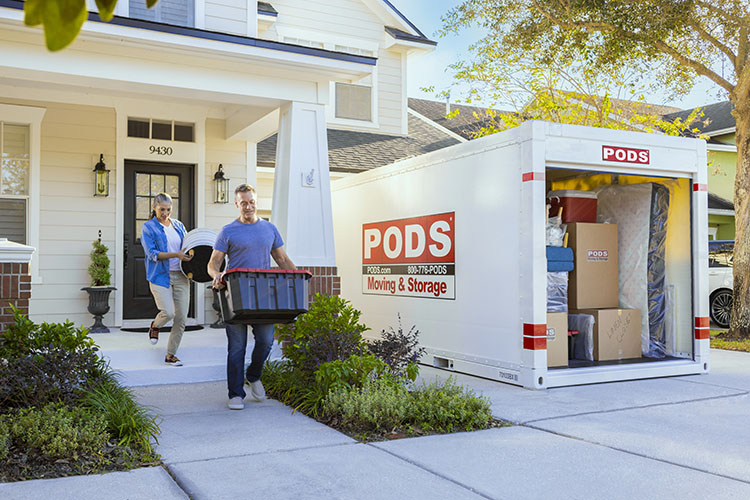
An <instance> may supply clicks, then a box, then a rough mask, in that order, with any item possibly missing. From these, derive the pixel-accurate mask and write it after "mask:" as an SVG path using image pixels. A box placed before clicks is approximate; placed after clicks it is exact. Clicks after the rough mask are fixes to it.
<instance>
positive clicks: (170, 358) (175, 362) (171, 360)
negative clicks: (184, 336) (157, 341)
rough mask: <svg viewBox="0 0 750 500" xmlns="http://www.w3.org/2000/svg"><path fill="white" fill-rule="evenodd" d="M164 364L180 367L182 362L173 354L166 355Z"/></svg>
mask: <svg viewBox="0 0 750 500" xmlns="http://www.w3.org/2000/svg"><path fill="white" fill-rule="evenodd" d="M164 364H165V365H169V366H182V361H180V358H178V357H177V356H175V355H174V354H167V357H166V358H164Z"/></svg>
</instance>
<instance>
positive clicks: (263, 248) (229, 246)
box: [208, 184, 296, 410]
mask: <svg viewBox="0 0 750 500" xmlns="http://www.w3.org/2000/svg"><path fill="white" fill-rule="evenodd" d="M234 204H235V206H236V207H237V208H239V210H240V216H239V217H238V218H237V219H236V220H234V221H233V222H232V223H231V224H227V225H226V226H224V227H223V228H222V230H221V232H220V233H219V235H218V236H217V237H216V244H215V245H214V250H213V253H212V254H211V260H210V261H209V262H208V274H209V275H210V276H211V277H212V278H213V279H214V281H213V286H214V288H217V289H222V288H224V287H225V286H226V285H225V284H224V283H223V281H222V276H223V274H224V273H222V272H221V271H220V269H221V263H222V262H223V261H224V257H225V256H228V258H229V262H227V269H237V268H243V269H269V268H270V267H271V259H270V258H269V256H270V257H273V260H274V261H276V264H278V266H279V267H280V268H281V269H296V267H295V266H294V263H293V262H292V260H291V259H290V258H289V256H288V255H287V254H286V251H285V250H284V246H283V245H284V242H283V241H282V239H281V235H280V234H279V231H278V229H276V226H274V225H273V224H271V223H270V222H268V221H266V220H263V219H261V218H259V217H258V215H257V212H256V192H255V188H253V187H252V186H250V185H248V184H240V185H239V186H238V187H237V189H235V190H234ZM250 326H252V327H253V335H254V336H255V347H254V348H253V355H252V361H251V363H250V366H249V367H248V368H247V372H245V371H244V367H245V350H246V348H247V325H230V324H227V325H226V330H227V341H228V345H227V388H228V389H229V402H228V403H227V406H228V407H229V409H231V410H241V409H243V408H244V407H245V404H244V402H243V400H244V398H245V395H246V394H245V389H244V387H243V385H244V383H243V379H245V380H247V382H248V384H249V385H250V393H251V395H252V397H253V398H254V399H255V400H256V401H262V400H263V399H265V398H266V391H265V389H264V388H263V384H262V383H261V381H260V376H261V374H262V372H263V364H264V363H265V362H266V358H268V354H269V353H270V352H271V345H272V344H273V325H255V324H254V325H250Z"/></svg>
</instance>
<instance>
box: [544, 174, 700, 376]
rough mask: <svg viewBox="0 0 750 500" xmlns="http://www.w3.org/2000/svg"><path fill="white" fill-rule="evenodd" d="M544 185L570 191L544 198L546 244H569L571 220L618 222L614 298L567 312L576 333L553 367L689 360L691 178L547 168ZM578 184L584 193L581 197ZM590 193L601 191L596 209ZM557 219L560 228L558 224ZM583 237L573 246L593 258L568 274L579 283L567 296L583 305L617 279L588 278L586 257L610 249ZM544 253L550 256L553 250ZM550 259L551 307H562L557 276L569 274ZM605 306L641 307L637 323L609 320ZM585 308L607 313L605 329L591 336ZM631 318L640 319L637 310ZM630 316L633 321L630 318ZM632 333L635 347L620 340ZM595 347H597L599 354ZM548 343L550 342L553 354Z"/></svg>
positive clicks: (557, 309) (599, 255) (594, 257)
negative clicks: (586, 241) (563, 359)
mask: <svg viewBox="0 0 750 500" xmlns="http://www.w3.org/2000/svg"><path fill="white" fill-rule="evenodd" d="M545 187H546V193H550V192H560V191H562V192H565V193H566V195H570V196H569V197H567V196H566V197H565V199H563V200H560V199H557V198H555V199H553V200H549V199H548V200H547V201H546V203H547V205H548V207H547V208H548V210H544V211H543V212H544V213H546V214H547V215H548V217H549V218H548V219H547V220H546V236H547V238H546V240H547V241H546V244H547V245H548V246H550V245H552V246H558V245H562V244H564V243H566V241H564V240H565V239H566V238H565V236H564V234H565V233H570V232H571V231H570V230H571V229H575V228H569V227H568V224H573V223H575V224H582V223H595V224H617V244H616V246H617V273H616V274H617V278H616V280H617V285H616V286H617V296H616V298H615V299H614V300H615V302H613V303H607V304H605V307H602V304H598V306H597V307H576V309H569V310H568V311H566V312H567V313H568V318H569V330H570V331H571V333H573V331H578V333H577V334H573V335H571V333H569V336H568V343H569V350H568V364H567V366H565V365H564V364H562V363H560V362H559V361H558V363H557V366H550V368H578V367H588V366H597V365H611V364H629V363H644V362H654V361H662V360H668V359H692V358H693V321H692V318H693V306H692V295H693V292H692V252H691V233H692V221H691V182H690V179H687V178H664V177H645V176H637V175H622V174H614V173H601V172H591V171H586V170H578V169H557V168H548V169H547V171H546V186H545ZM576 191H580V192H584V193H580V196H576V195H575V192H576ZM591 193H595V194H596V196H597V203H596V208H595V214H594V213H593V212H592V205H591V204H590V199H591V196H590V194H591ZM549 207H551V210H550V209H549ZM559 207H563V213H562V217H561V218H560V217H557V216H558V214H559ZM566 210H567V211H568V214H567V217H566V213H565V211H566ZM550 212H552V213H550ZM592 217H594V219H593V220H592V219H591V218H592ZM566 218H567V219H569V221H568V222H566V221H565V219H566ZM560 219H563V220H560ZM558 222H560V224H559V227H556V224H557V223H558ZM577 227H580V226H577ZM593 229H598V228H593ZM572 232H573V233H575V231H572ZM569 236H570V234H569ZM568 240H570V238H568ZM578 241H579V243H578V245H579V246H581V248H574V249H573V250H574V252H581V254H582V255H583V252H588V253H587V254H586V255H587V256H588V257H587V259H586V260H587V261H586V262H583V263H582V264H581V265H580V268H581V269H580V271H579V276H578V277H577V279H575V282H574V279H572V278H571V279H570V281H569V284H571V286H573V285H574V286H575V290H573V289H568V290H567V293H568V298H569V299H570V294H573V293H576V294H577V295H576V300H577V301H578V304H576V305H577V306H578V305H580V304H583V305H584V306H586V302H585V300H594V299H597V298H599V296H600V295H601V294H603V293H604V290H605V289H610V290H611V289H612V287H613V286H614V284H613V283H611V282H609V281H607V280H609V279H615V278H607V277H606V276H607V275H604V274H602V275H597V276H595V277H592V276H589V277H585V275H584V270H585V266H587V265H590V264H589V261H595V260H597V259H600V260H601V259H607V258H611V255H608V254H607V252H606V250H601V249H597V248H593V249H592V248H591V247H585V246H584V244H583V243H581V241H582V238H580V237H579V239H578ZM558 253H559V252H558ZM547 255H548V256H549V255H550V252H549V250H548V252H547ZM602 256H603V257H602ZM581 258H582V257H581ZM547 264H548V270H549V269H553V270H555V271H556V273H555V275H552V276H550V274H549V272H548V313H555V312H556V313H560V312H562V311H563V309H564V307H563V306H562V304H561V297H562V295H563V292H564V291H563V290H562V288H563V287H562V286H561V285H559V283H560V282H561V280H564V279H565V278H566V277H565V276H564V275H563V274H560V273H561V271H559V269H563V268H561V267H555V265H558V264H559V263H557V262H551V261H550V260H549V259H548V261H547ZM595 265H596V264H595ZM573 272H576V271H573ZM555 281H556V282H557V283H558V285H557V289H556V290H555V285H554V284H551V283H554V282H555ZM581 297H583V298H581ZM605 309H620V310H628V309H631V310H632V309H634V310H638V311H640V318H639V321H637V322H638V325H636V326H634V325H630V323H628V325H629V326H628V328H625V327H624V326H623V322H625V321H624V320H623V321H620V322H619V323H618V322H617V321H612V322H610V323H607V320H606V319H604V318H605V317H606V315H605V314H603V313H599V312H596V311H598V310H605ZM592 310H595V312H592ZM581 314H588V315H589V316H592V317H594V316H595V317H598V316H601V317H602V318H603V319H602V320H601V321H600V323H599V325H598V326H600V327H601V328H602V331H601V332H597V335H594V332H593V331H590V330H591V325H590V321H589V322H587V321H583V323H582V322H581V320H582V319H583V320H587V318H582V317H581ZM617 314H620V315H622V314H623V313H617ZM631 317H632V318H635V317H636V315H632V316H631ZM622 318H625V316H622ZM573 319H575V320H576V321H573ZM629 321H630V320H628V322H629ZM633 322H636V320H635V319H633ZM573 327H575V328H578V330H575V329H574V328H573ZM635 335H639V336H640V347H641V349H640V353H637V349H636V348H637V346H636V347H633V342H637V340H635V339H634V338H633V337H634V336H635ZM628 339H630V340H629V341H630V342H631V344H630V345H631V350H628V349H627V348H626V347H621V346H624V345H625V343H626V341H628ZM618 342H619V344H618ZM615 344H616V345H615ZM548 346H549V333H548ZM595 346H596V347H598V352H596V353H595V352H594V347H595ZM549 349H550V347H548V353H549ZM633 349H636V350H635V351H633ZM605 351H607V352H605ZM629 353H630V354H629ZM548 356H549V354H548Z"/></svg>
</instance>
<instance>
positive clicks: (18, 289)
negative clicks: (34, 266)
mask: <svg viewBox="0 0 750 500" xmlns="http://www.w3.org/2000/svg"><path fill="white" fill-rule="evenodd" d="M33 253H34V248H32V247H29V246H26V245H21V244H20V243H14V242H12V241H8V239H7V238H0V332H2V331H4V330H5V329H6V328H8V325H11V324H12V323H13V311H12V310H11V306H12V307H15V308H16V309H19V310H20V311H21V312H22V313H24V314H26V315H28V314H29V299H30V298H31V275H30V274H29V264H30V263H31V255H32V254H33Z"/></svg>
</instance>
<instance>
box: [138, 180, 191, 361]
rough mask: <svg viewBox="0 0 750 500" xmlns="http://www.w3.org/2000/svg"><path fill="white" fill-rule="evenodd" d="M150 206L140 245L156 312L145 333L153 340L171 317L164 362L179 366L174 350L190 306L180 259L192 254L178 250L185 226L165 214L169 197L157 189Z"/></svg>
mask: <svg viewBox="0 0 750 500" xmlns="http://www.w3.org/2000/svg"><path fill="white" fill-rule="evenodd" d="M152 208H153V211H152V212H151V218H150V219H149V220H148V221H146V223H145V224H143V229H142V231H141V245H143V250H144V251H145V254H146V259H145V262H146V279H147V280H148V286H149V288H150V289H151V295H153V296H154V301H156V307H158V308H159V314H157V315H156V318H155V319H154V321H152V322H151V328H149V331H148V336H149V338H150V339H151V343H152V344H156V343H157V342H158V341H159V328H161V327H162V326H164V325H165V324H167V322H169V321H170V320H174V322H173V324H172V331H171V332H170V334H169V342H168V343H167V355H166V357H165V358H164V363H166V364H167V365H170V366H182V362H181V361H180V360H179V358H178V357H177V356H176V354H177V348H178V347H180V340H182V334H183V332H184V331H185V320H186V319H187V313H188V308H189V306H190V282H189V281H188V279H187V278H186V277H185V275H184V274H182V271H181V270H180V261H188V260H190V259H192V258H193V256H192V255H187V254H185V252H183V251H182V240H183V239H184V238H185V226H183V225H182V222H180V221H178V220H177V219H172V218H170V217H169V215H170V214H171V213H172V198H171V197H170V196H169V195H168V194H167V193H159V194H157V195H156V196H155V197H154V203H153V205H152Z"/></svg>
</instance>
